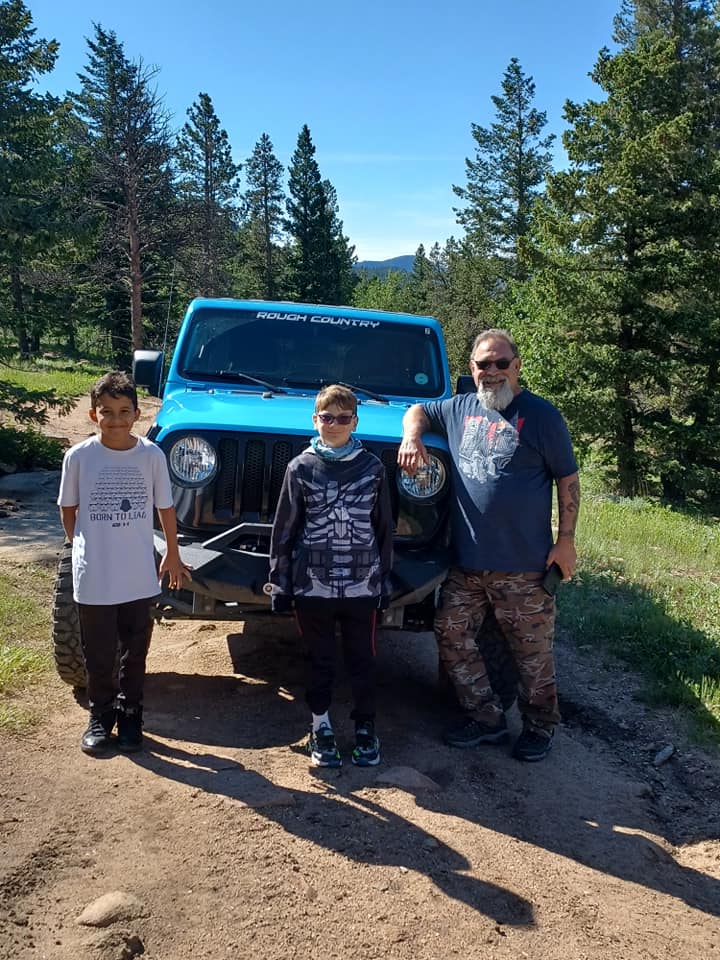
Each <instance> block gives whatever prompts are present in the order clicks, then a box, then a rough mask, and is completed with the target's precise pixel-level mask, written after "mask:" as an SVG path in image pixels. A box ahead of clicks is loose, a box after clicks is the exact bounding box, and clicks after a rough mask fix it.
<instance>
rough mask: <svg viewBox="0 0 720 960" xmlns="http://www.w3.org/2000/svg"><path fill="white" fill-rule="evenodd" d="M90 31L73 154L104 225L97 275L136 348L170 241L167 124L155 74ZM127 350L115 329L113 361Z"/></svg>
mask: <svg viewBox="0 0 720 960" xmlns="http://www.w3.org/2000/svg"><path fill="white" fill-rule="evenodd" d="M94 30H95V34H94V39H92V40H88V47H89V54H88V64H87V68H86V70H85V72H84V73H81V74H80V75H79V77H80V91H79V92H78V93H75V94H73V101H74V106H75V111H76V114H77V116H78V118H79V119H80V121H81V122H82V129H83V137H82V142H81V143H80V144H78V145H77V147H78V151H79V156H82V157H83V162H84V163H85V165H86V169H87V185H86V190H87V199H88V201H89V202H90V203H91V204H92V206H93V208H94V209H95V211H96V212H97V214H98V217H99V220H100V224H101V227H100V229H101V241H100V249H101V250H102V251H103V254H102V256H101V258H100V259H99V260H98V262H97V268H98V270H99V271H100V272H101V273H102V275H104V277H105V278H106V282H107V284H108V286H107V296H108V304H107V307H108V310H109V312H110V313H119V314H120V315H121V316H126V315H127V312H126V305H128V306H129V319H130V341H131V343H132V346H133V348H136V349H137V348H139V347H142V345H143V341H144V329H143V288H144V286H145V284H146V281H147V275H148V272H149V271H150V270H151V269H152V268H154V267H155V268H156V267H157V261H156V257H157V256H158V254H160V253H161V252H163V251H165V252H167V250H168V248H169V246H170V244H171V243H172V240H173V219H172V214H173V203H172V198H173V190H172V172H171V169H170V159H171V144H170V135H169V127H168V117H167V113H166V111H165V109H164V107H163V103H162V99H161V98H160V96H159V95H158V93H157V91H156V90H155V88H154V87H153V86H152V82H153V79H154V77H155V71H154V70H152V69H149V68H147V67H145V65H144V64H143V62H142V60H138V61H136V62H131V61H130V60H128V58H127V57H126V56H125V52H124V48H123V44H122V43H121V42H120V41H119V40H118V39H117V36H116V35H115V33H114V32H112V31H105V30H103V29H102V27H101V26H100V25H98V24H95V27H94ZM166 259H167V260H169V259H171V258H170V257H169V256H168V257H166ZM126 298H127V299H126ZM128 300H129V304H128ZM125 343H127V337H126V336H123V331H122V330H116V347H117V351H118V356H117V358H116V359H117V360H118V361H120V360H126V359H127V356H126V355H125V350H126V348H125V346H124V344H125Z"/></svg>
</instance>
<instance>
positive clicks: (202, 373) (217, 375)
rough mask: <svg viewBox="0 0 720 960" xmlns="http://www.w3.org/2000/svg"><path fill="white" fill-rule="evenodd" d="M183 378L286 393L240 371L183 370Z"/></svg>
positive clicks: (282, 389) (275, 385) (281, 388)
mask: <svg viewBox="0 0 720 960" xmlns="http://www.w3.org/2000/svg"><path fill="white" fill-rule="evenodd" d="M182 375H183V376H184V377H198V378H199V379H201V380H226V381H228V382H229V383H255V384H257V386H258V387H265V389H266V390H272V391H273V393H287V390H286V389H285V388H284V387H279V386H278V385H277V384H276V383H269V382H268V381H267V380H261V379H260V378H259V377H253V376H251V375H250V374H249V373H243V372H242V371H241V370H213V371H210V370H183V371H182Z"/></svg>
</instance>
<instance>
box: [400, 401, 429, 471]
mask: <svg viewBox="0 0 720 960" xmlns="http://www.w3.org/2000/svg"><path fill="white" fill-rule="evenodd" d="M429 429H430V421H429V420H428V418H427V416H426V414H425V411H424V410H423V408H422V407H421V405H420V404H419V403H415V404H413V406H412V407H410V409H409V410H408V411H407V413H406V414H405V416H404V417H403V438H402V443H401V444H400V446H399V448H398V458H397V462H398V465H399V466H400V467H402V469H403V470H404V471H405V473H409V474H410V476H411V477H413V476H415V474H416V473H417V472H418V470H419V469H420V467H421V466H422V464H423V463H429V461H430V458H429V456H428V452H427V450H426V449H425V444H424V443H423V442H422V435H423V434H424V433H427V431H428V430H429Z"/></svg>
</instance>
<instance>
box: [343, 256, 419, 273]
mask: <svg viewBox="0 0 720 960" xmlns="http://www.w3.org/2000/svg"><path fill="white" fill-rule="evenodd" d="M414 262H415V255H414V254H412V253H410V254H407V256H403V257H391V258H390V259H389V260H360V261H358V263H356V264H355V269H356V270H363V271H365V272H367V273H376V274H377V275H378V276H381V277H384V276H387V274H388V273H390V271H391V270H398V271H400V272H401V273H410V271H411V270H412V268H413V263H414Z"/></svg>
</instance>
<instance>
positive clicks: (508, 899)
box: [128, 734, 534, 926]
mask: <svg viewBox="0 0 720 960" xmlns="http://www.w3.org/2000/svg"><path fill="white" fill-rule="evenodd" d="M128 756H129V757H131V759H132V760H133V761H134V762H135V763H136V764H138V766H141V767H143V768H144V769H146V770H150V771H152V772H153V773H155V774H157V775H158V776H161V777H165V778H167V779H170V780H175V781H177V782H178V783H182V784H184V785H185V786H187V787H190V788H192V789H196V790H201V791H203V792H204V793H207V794H215V795H219V796H224V797H227V798H228V799H230V800H236V801H239V802H240V803H242V804H243V805H244V806H246V807H248V808H250V809H252V810H254V811H255V812H256V813H257V814H260V815H261V816H263V817H266V818H267V819H269V820H272V821H274V822H275V823H277V824H278V826H280V827H281V828H282V829H283V830H286V831H287V832H288V833H291V834H293V835H294V836H296V837H300V838H302V839H305V840H309V841H311V842H312V843H316V844H318V845H319V846H321V847H324V848H325V849H327V850H330V851H332V852H333V853H335V854H337V855H338V856H343V857H347V858H349V859H351V860H356V861H358V862H360V863H366V864H375V865H378V866H396V867H404V868H406V869H407V870H412V871H416V872H418V873H422V874H424V875H425V876H427V877H428V878H429V879H430V880H431V881H432V882H433V883H434V884H435V885H436V886H437V887H438V888H440V889H441V890H442V891H443V892H444V893H445V894H447V896H449V897H452V898H453V899H455V900H459V901H461V902H462V903H465V904H466V905H467V906H469V907H472V909H474V910H477V911H478V912H479V913H482V914H484V915H485V916H487V917H489V918H491V919H493V920H494V921H495V922H496V923H498V924H503V925H507V926H532V925H533V923H534V911H533V906H532V904H531V903H529V902H528V901H527V900H525V899H524V898H522V897H519V896H518V895H517V894H515V893H513V892H512V891H511V890H508V889H506V888H503V887H500V886H498V885H496V884H494V883H490V882H486V881H483V880H478V879H476V878H475V877H471V876H468V875H466V874H464V873H462V871H464V870H469V869H470V868H471V864H470V863H469V862H468V861H467V860H466V858H465V857H464V856H462V854H460V853H458V851H457V850H454V849H453V848H452V847H450V846H448V845H447V844H445V843H443V842H442V841H441V840H438V839H437V838H436V837H433V836H432V835H431V834H429V833H426V832H425V831H424V830H421V829H420V828H419V827H417V826H416V825H415V824H413V823H411V822H410V821H408V820H406V819H404V818H403V817H400V816H398V815H397V814H396V813H394V812H392V811H391V810H388V809H387V808H386V807H383V806H381V805H380V804H378V803H374V802H373V801H370V800H368V799H367V798H365V797H360V796H358V795H357V794H355V793H354V792H353V790H352V789H346V790H345V791H341V790H338V789H334V788H333V785H332V784H331V783H330V782H329V781H325V782H326V784H327V792H324V793H317V792H311V791H305V790H296V789H293V790H287V789H285V788H282V787H278V786H276V785H275V784H273V783H272V782H271V781H270V780H268V779H267V778H266V777H264V776H262V775H261V774H259V773H257V772H256V771H254V770H248V769H247V768H246V767H244V766H243V765H242V764H241V763H238V762H237V761H235V760H233V759H231V758H228V757H221V756H217V755H216V754H213V753H198V754H195V753H190V752H188V751H186V750H182V749H180V748H179V747H175V746H170V745H168V744H165V743H163V742H162V741H160V740H156V739H155V738H153V737H151V736H148V735H147V734H146V735H145V751H144V752H142V753H137V754H129V755H128ZM320 775H321V774H320ZM331 791H332V792H331Z"/></svg>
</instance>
